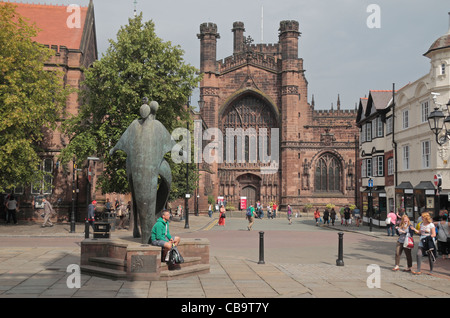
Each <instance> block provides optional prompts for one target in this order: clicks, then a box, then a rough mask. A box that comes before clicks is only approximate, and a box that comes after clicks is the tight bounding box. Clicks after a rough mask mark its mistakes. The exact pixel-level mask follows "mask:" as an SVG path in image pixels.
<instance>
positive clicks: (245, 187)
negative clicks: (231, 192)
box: [237, 173, 261, 206]
mask: <svg viewBox="0 0 450 318" xmlns="http://www.w3.org/2000/svg"><path fill="white" fill-rule="evenodd" d="M237 181H238V182H239V187H240V189H241V191H240V193H241V197H247V206H250V204H253V205H254V206H255V204H256V202H257V201H259V196H260V187H261V178H260V177H258V176H257V175H254V174H251V173H246V174H244V175H241V176H239V177H238V178H237Z"/></svg>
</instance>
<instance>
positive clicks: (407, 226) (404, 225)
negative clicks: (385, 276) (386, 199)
mask: <svg viewBox="0 0 450 318" xmlns="http://www.w3.org/2000/svg"><path fill="white" fill-rule="evenodd" d="M396 229H397V231H398V233H399V234H400V236H399V237H398V240H397V244H396V246H395V267H394V268H393V269H392V270H393V271H398V270H399V268H400V256H401V255H402V253H403V251H404V252H405V256H406V264H407V268H406V269H405V270H404V271H405V272H411V267H412V256H411V248H408V247H405V240H407V237H408V236H411V237H412V236H413V234H414V233H415V229H414V227H413V225H412V224H411V221H410V220H409V217H408V216H407V215H406V214H405V215H403V216H402V218H401V220H400V224H399V225H398V226H397V227H396Z"/></svg>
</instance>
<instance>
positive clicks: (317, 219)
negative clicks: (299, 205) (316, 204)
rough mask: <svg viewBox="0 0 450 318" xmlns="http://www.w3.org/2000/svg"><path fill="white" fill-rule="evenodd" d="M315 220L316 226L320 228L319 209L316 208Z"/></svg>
mask: <svg viewBox="0 0 450 318" xmlns="http://www.w3.org/2000/svg"><path fill="white" fill-rule="evenodd" d="M314 219H315V220H316V226H319V220H320V212H319V208H316V210H315V211H314Z"/></svg>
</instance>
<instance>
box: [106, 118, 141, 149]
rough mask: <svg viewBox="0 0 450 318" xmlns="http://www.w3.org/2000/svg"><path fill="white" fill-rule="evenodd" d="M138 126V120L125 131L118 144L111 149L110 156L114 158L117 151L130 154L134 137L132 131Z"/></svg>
mask: <svg viewBox="0 0 450 318" xmlns="http://www.w3.org/2000/svg"><path fill="white" fill-rule="evenodd" d="M136 124H137V120H135V121H133V122H132V123H131V125H130V126H129V127H128V128H127V129H126V130H125V132H124V133H123V135H122V136H121V137H120V139H119V141H118V142H117V144H116V145H115V146H114V147H112V148H111V150H110V151H109V155H110V156H112V155H113V154H114V153H115V152H116V151H117V150H123V151H125V152H126V153H128V147H129V144H130V142H131V140H130V138H131V137H132V136H133V133H131V132H130V131H132V130H134V127H135V126H136Z"/></svg>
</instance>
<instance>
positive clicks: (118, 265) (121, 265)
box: [89, 257, 127, 271]
mask: <svg viewBox="0 0 450 318" xmlns="http://www.w3.org/2000/svg"><path fill="white" fill-rule="evenodd" d="M89 262H91V263H95V264H97V265H98V266H99V267H103V268H109V269H116V270H122V271H126V267H127V261H126V260H121V259H118V258H112V257H90V258H89Z"/></svg>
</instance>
